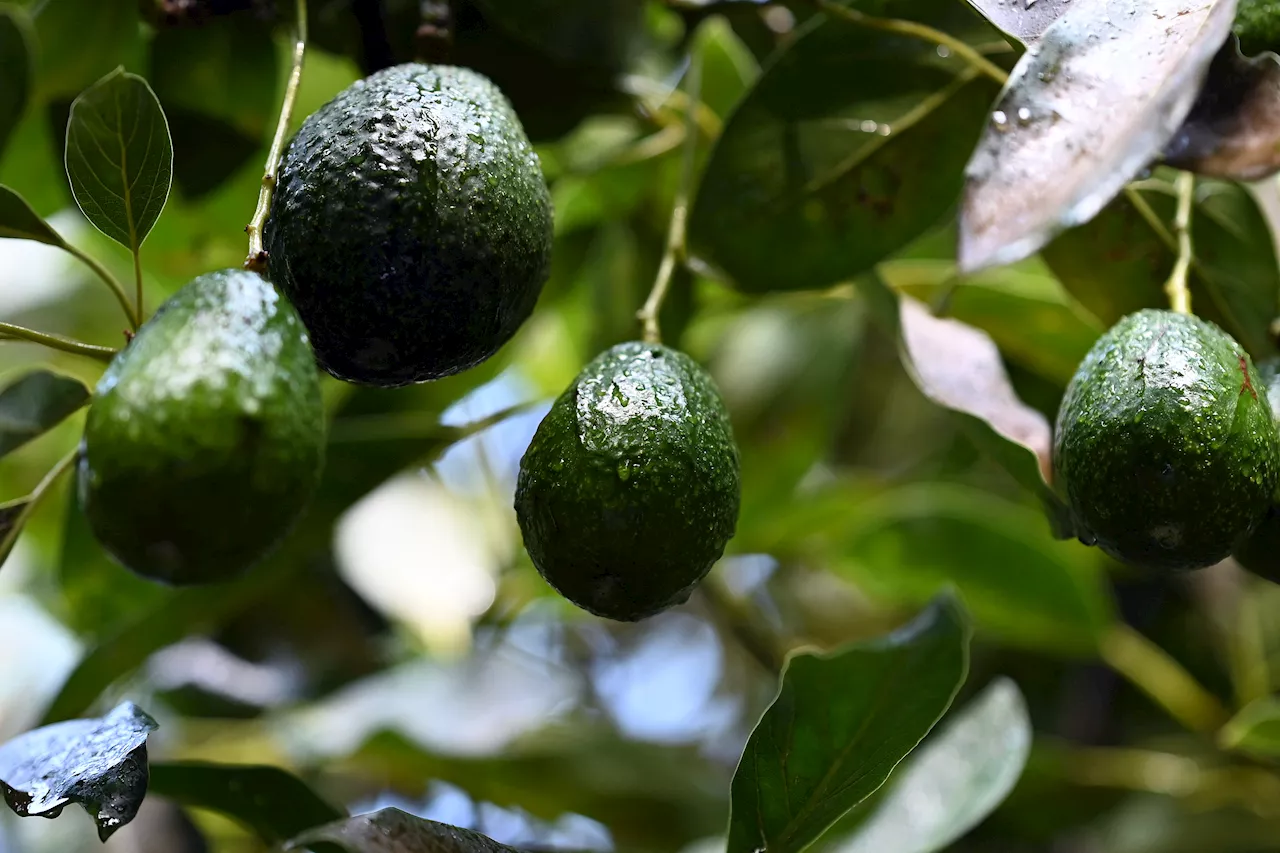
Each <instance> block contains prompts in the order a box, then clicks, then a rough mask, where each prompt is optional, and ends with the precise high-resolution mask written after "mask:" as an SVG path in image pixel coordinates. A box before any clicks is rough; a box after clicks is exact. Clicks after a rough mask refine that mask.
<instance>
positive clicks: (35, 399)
mask: <svg viewBox="0 0 1280 853" xmlns="http://www.w3.org/2000/svg"><path fill="white" fill-rule="evenodd" d="M87 402H89V389H88V388H86V387H84V385H82V384H81V383H80V382H78V381H77V380H75V379H71V378H69V377H66V376H60V375H58V374H57V373H50V372H49V371H47V370H37V371H34V372H32V373H28V374H26V375H25V376H23V377H22V378H20V379H18V380H17V381H16V382H13V383H11V384H10V385H8V386H6V387H5V388H4V389H3V390H0V457H3V456H6V455H7V454H9V453H12V452H13V451H15V450H17V449H18V448H19V447H21V446H22V445H24V444H26V443H27V442H28V441H31V440H32V439H33V438H37V437H39V436H41V435H43V434H44V433H46V432H48V431H49V430H51V429H53V428H54V427H55V426H57V425H58V424H60V423H62V421H63V420H64V419H65V418H67V417H69V416H70V415H71V414H72V413H73V412H76V411H78V410H79V409H80V408H81V407H83V406H84V405H85V403H87Z"/></svg>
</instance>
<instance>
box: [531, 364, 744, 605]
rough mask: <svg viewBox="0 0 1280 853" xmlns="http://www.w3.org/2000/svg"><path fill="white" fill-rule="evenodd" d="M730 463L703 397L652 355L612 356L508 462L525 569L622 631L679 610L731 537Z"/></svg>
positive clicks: (708, 384)
mask: <svg viewBox="0 0 1280 853" xmlns="http://www.w3.org/2000/svg"><path fill="white" fill-rule="evenodd" d="M740 493H741V487H740V483H739V474H738V449H737V445H736V444H735V443H734V440H733V430H732V427H731V426H730V423H729V417H728V414H727V413H726V411H725V407H724V403H723V401H722V400H721V399H720V394H719V392H718V391H717V390H716V387H715V383H714V382H713V380H712V379H711V377H710V376H709V375H708V374H707V373H706V371H704V370H703V369H702V368H701V367H700V366H699V365H698V364H697V363H696V362H695V361H693V359H691V358H689V357H688V356H687V355H685V354H683V353H681V352H677V351H676V350H673V349H669V348H668V347H664V346H661V345H657V344H646V343H639V342H631V343H624V344H619V345H618V346H615V347H613V348H611V349H609V350H606V351H605V352H604V353H602V354H601V355H599V356H598V357H597V358H596V359H595V360H594V361H592V362H591V363H590V364H588V365H587V366H586V368H584V369H583V371H582V373H581V374H579V376H578V378H577V379H576V380H575V381H574V383H573V385H572V386H571V387H570V388H569V389H568V390H567V391H565V392H564V394H562V395H561V396H560V397H559V399H557V400H556V402H555V403H554V404H553V405H552V407H551V411H550V412H549V413H548V414H547V416H546V418H544V419H543V421H542V423H541V425H540V426H539V427H538V430H537V433H536V434H535V435H534V438H533V441H532V443H531V444H530V445H529V449H528V450H527V451H526V452H525V455H524V458H523V459H522V460H521V462H520V476H519V481H518V484H517V489H516V502H515V505H516V514H517V517H518V518H519V521H520V529H521V531H522V532H523V533H524V543H525V547H526V549H528V551H529V556H530V557H532V559H533V564H534V566H536V567H537V569H538V571H539V572H540V573H541V574H542V576H543V577H544V578H545V579H546V580H547V582H548V583H549V584H551V586H552V587H554V588H555V589H556V590H557V591H559V592H560V594H561V595H563V596H564V597H565V598H567V599H569V600H570V601H572V602H573V603H574V604H576V605H578V606H579V607H581V608H583V609H584V610H587V611H589V612H591V613H594V614H596V615H598V616H604V617H607V618H609V619H616V620H620V621H634V620H638V619H643V618H645V617H647V616H652V615H654V614H656V613H658V612H660V611H662V610H665V609H667V608H668V607H671V606H673V605H676V604H679V603H681V602H683V601H685V600H686V599H687V598H688V597H689V594H690V593H691V592H692V591H693V588H694V587H695V586H696V585H697V584H698V582H699V581H701V580H702V578H703V577H705V576H706V574H707V572H708V571H709V570H710V569H711V566H712V564H714V563H715V562H716V560H718V559H719V558H720V555H721V554H722V553H723V552H724V547H725V544H726V543H727V542H728V541H729V539H730V538H731V537H732V536H733V532H734V528H735V526H736V524H737V518H738V505H739V500H740Z"/></svg>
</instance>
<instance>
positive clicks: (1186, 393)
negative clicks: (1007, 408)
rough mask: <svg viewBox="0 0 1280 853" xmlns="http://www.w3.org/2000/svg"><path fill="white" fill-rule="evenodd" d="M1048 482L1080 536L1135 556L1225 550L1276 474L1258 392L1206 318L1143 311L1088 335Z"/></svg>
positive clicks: (1240, 355) (1240, 353)
mask: <svg viewBox="0 0 1280 853" xmlns="http://www.w3.org/2000/svg"><path fill="white" fill-rule="evenodd" d="M1054 469H1055V472H1056V483H1055V485H1056V486H1057V487H1058V488H1059V489H1060V490H1061V491H1062V492H1063V493H1064V495H1065V496H1066V498H1067V502H1068V504H1069V505H1070V507H1071V510H1072V513H1073V515H1074V516H1075V518H1076V522H1077V527H1078V529H1079V530H1080V531H1081V537H1082V538H1083V539H1085V540H1086V541H1089V540H1096V542H1097V544H1098V545H1099V546H1100V547H1101V548H1102V549H1103V550H1105V551H1106V552H1107V553H1109V554H1111V555H1112V556H1114V557H1116V558H1117V559H1119V560H1123V561H1125V562H1128V563H1132V564H1135V565H1140V566H1147V567H1151V568H1158V569H1195V568H1201V567H1204V566H1208V565H1212V564H1213V563H1216V562H1218V561H1220V560H1222V559H1224V558H1225V557H1226V556H1227V555H1228V554H1229V553H1230V552H1231V549H1232V547H1233V546H1234V545H1235V544H1236V543H1237V542H1238V541H1239V540H1240V539H1241V538H1242V537H1243V536H1245V535H1246V534H1248V533H1249V532H1250V531H1251V530H1252V529H1253V528H1254V527H1255V526H1256V525H1257V523H1258V522H1259V520H1260V519H1261V518H1262V515H1263V513H1264V512H1265V511H1266V509H1267V505H1268V502H1269V501H1270V498H1271V495H1272V493H1273V492H1274V491H1275V489H1276V485H1277V480H1278V478H1280V450H1278V449H1277V433H1276V426H1275V424H1274V422H1273V420H1272V417H1271V410H1270V407H1269V406H1268V404H1267V398H1266V390H1265V388H1264V387H1263V386H1262V384H1261V379H1260V377H1259V376H1258V372H1257V370H1256V369H1255V368H1254V366H1253V362H1252V361H1251V360H1250V358H1249V356H1248V354H1247V353H1245V351H1244V350H1243V349H1242V348H1241V347H1240V345H1239V344H1238V343H1237V342H1236V341H1235V340H1234V339H1232V338H1231V336H1229V335H1227V334H1226V333H1225V332H1223V331H1222V330H1221V329H1219V328H1218V327H1217V326H1215V325H1213V324H1212V323H1208V322H1205V321H1203V320H1200V319H1198V318H1196V317H1193V316H1189V315H1186V314H1176V313H1173V312H1171V311H1158V310H1144V311H1139V312H1137V313H1136V314H1131V315H1129V316H1128V317H1125V318H1124V319H1122V320H1121V321H1120V322H1119V323H1118V324H1116V326H1115V327H1114V328H1112V329H1111V330H1110V331H1109V332H1107V333H1106V334H1105V335H1103V336H1102V337H1101V338H1099V339H1098V341H1097V343H1095V344H1094V346H1093V348H1092V349H1091V350H1090V351H1089V353H1088V355H1087V356H1085V359H1084V361H1083V362H1082V363H1081V364H1080V367H1079V369H1078V370H1077V371H1076V374H1075V376H1074V377H1073V378H1072V380H1071V383H1070V384H1069V385H1068V386H1067V391H1066V394H1065V396H1064V397H1063V400H1062V406H1061V408H1060V409H1059V412H1058V421H1057V428H1056V432H1055V441H1054Z"/></svg>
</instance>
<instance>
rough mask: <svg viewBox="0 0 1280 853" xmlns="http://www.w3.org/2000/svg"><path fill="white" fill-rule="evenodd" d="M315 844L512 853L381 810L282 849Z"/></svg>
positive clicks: (353, 849)
mask: <svg viewBox="0 0 1280 853" xmlns="http://www.w3.org/2000/svg"><path fill="white" fill-rule="evenodd" d="M318 842H329V843H331V844H336V845H337V846H338V847H340V848H341V849H342V850H345V851H346V853H515V849H514V848H511V847H507V846H506V845H505V844H499V843H498V842H496V841H494V840H493V839H492V838H489V837H487V836H484V835H481V834H480V833H478V832H472V831H471V830H469V829H461V828H459V827H456V826H449V825H448V824H444V823H436V822H435V821H434V820H425V819H423V818H420V817H414V816H413V815H411V814H408V813H406V812H402V811H400V809H383V810H382V811H380V812H373V813H372V814H363V815H357V816H356V817H353V818H348V819H347V820H343V821H339V822H337V823H331V824H329V825H327V826H321V827H317V828H315V829H312V830H309V831H307V832H304V833H302V834H301V835H299V836H298V837H297V838H295V839H293V841H291V842H289V843H288V844H287V845H285V849H286V850H304V849H306V848H308V847H311V846H312V845H314V844H316V843H318Z"/></svg>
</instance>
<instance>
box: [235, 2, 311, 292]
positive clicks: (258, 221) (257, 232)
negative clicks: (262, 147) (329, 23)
mask: <svg viewBox="0 0 1280 853" xmlns="http://www.w3.org/2000/svg"><path fill="white" fill-rule="evenodd" d="M296 5H297V10H298V12H297V15H298V40H297V42H296V43H295V44H294V46H293V68H292V69H291V70H290V71H289V82H288V83H287V84H285V89H284V101H283V102H282V103H281V104H280V118H279V120H278V121H277V122H276V132H275V136H273V137H272V139H271V148H270V150H268V151H267V165H266V168H265V169H264V170H263V174H262V187H261V188H260V189H259V190H258V207H257V208H256V209H255V210H254V211H253V219H251V220H249V224H248V225H247V226H245V229H244V230H245V233H247V234H248V235H249V255H248V257H246V258H245V261H244V267H245V269H247V270H252V271H254V272H256V273H265V272H266V270H267V252H266V250H265V249H264V248H263V246H262V229H263V227H264V226H265V225H266V224H267V216H268V215H270V213H271V200H272V198H273V197H274V195H275V191H276V175H277V172H278V170H279V168H280V158H281V157H282V156H283V155H284V145H285V137H286V136H287V135H288V133H289V123H290V122H291V121H292V120H293V107H294V105H295V104H296V103H297V101H298V87H299V86H300V85H301V83H302V63H303V60H304V59H306V55H307V3H306V0H297V4H296Z"/></svg>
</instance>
